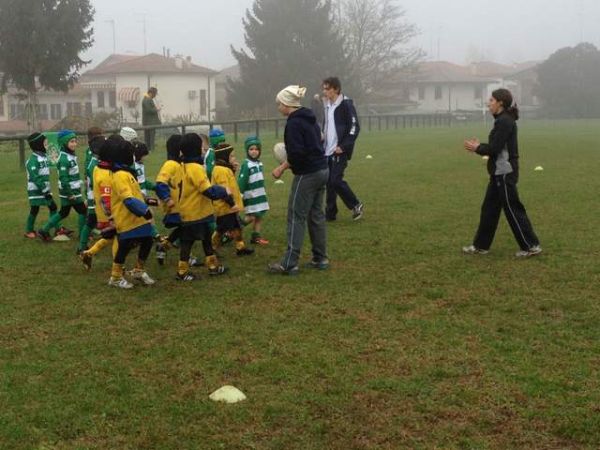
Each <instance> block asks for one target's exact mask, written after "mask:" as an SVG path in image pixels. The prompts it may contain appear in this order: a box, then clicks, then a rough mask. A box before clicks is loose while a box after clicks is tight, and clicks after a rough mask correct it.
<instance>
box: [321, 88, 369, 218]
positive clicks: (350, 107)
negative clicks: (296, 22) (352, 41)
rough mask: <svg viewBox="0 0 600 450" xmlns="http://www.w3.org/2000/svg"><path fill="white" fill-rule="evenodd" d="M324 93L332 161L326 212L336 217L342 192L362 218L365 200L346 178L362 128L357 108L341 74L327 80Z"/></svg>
mask: <svg viewBox="0 0 600 450" xmlns="http://www.w3.org/2000/svg"><path fill="white" fill-rule="evenodd" d="M323 93H324V94H325V96H326V97H327V102H326V105H325V126H324V127H323V128H324V129H323V139H324V147H325V155H326V156H327V158H328V162H329V181H328V182H327V208H326V211H325V215H326V217H327V220H328V221H333V220H335V219H336V217H337V213H338V208H337V196H338V195H339V196H340V198H341V199H342V201H343V202H344V204H345V205H346V207H347V208H348V209H350V210H351V211H352V219H353V220H358V219H360V218H361V217H362V216H363V204H362V202H361V201H360V200H358V198H357V197H356V195H355V194H354V192H353V191H352V189H351V188H350V186H349V185H348V183H347V182H346V181H345V180H344V171H345V170H346V167H347V166H348V161H350V159H352V152H353V151H354V143H355V141H356V138H357V137H358V133H359V132H360V125H359V123H358V117H357V115H356V109H355V108H354V104H353V102H352V100H351V99H349V98H348V97H346V96H344V95H342V84H341V82H340V80H339V79H338V78H337V77H329V78H326V79H325V80H323Z"/></svg>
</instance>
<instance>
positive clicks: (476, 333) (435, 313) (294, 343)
mask: <svg viewBox="0 0 600 450" xmlns="http://www.w3.org/2000/svg"><path fill="white" fill-rule="evenodd" d="M599 126H600V122H592V121H590V122H552V123H550V122H523V123H522V124H521V130H520V132H521V142H520V144H521V155H522V157H521V181H520V185H519V186H520V193H521V197H522V200H523V202H524V204H525V205H526V206H527V208H528V211H529V214H530V218H531V220H532V222H533V224H534V227H535V229H536V232H537V233H538V235H539V237H540V240H541V242H542V246H543V248H544V254H543V255H542V256H540V257H538V258H534V259H530V260H526V261H521V260H515V259H514V257H513V255H514V252H516V251H517V250H518V248H517V245H516V242H515V241H514V239H513V237H512V235H511V234H510V231H509V229H508V226H507V224H506V221H505V219H504V218H503V219H502V222H501V226H500V228H499V231H498V234H497V238H496V241H495V243H494V246H493V248H492V252H491V253H490V254H489V255H487V256H484V257H465V256H463V255H462V254H461V252H460V248H461V246H462V245H466V244H469V243H470V242H471V239H472V236H473V234H474V231H475V228H476V226H477V222H478V216H479V207H480V203H481V200H482V198H483V193H484V189H485V185H486V182H487V176H486V173H485V166H484V163H483V161H482V160H481V159H480V158H479V157H475V156H472V155H468V154H467V153H466V152H465V151H464V150H462V139H463V138H465V137H471V136H472V135H478V136H480V137H482V138H485V136H486V134H487V130H486V129H484V128H483V127H478V126H474V127H473V126H471V127H455V128H452V129H410V130H399V131H386V132H379V133H376V132H373V133H363V135H362V136H361V137H360V139H359V145H358V148H357V150H356V156H355V159H354V160H353V161H352V163H351V166H350V168H349V170H348V172H347V179H348V180H349V182H350V183H351V184H352V186H353V187H354V189H355V190H356V191H357V193H358V194H359V196H360V198H361V199H362V200H363V201H364V203H365V218H364V220H362V221H360V222H356V223H355V222H352V221H351V220H350V213H349V212H343V213H341V214H340V217H339V219H338V221H337V222H335V223H333V224H331V225H330V226H329V228H328V233H329V251H330V257H331V260H332V267H331V269H330V270H329V271H327V272H319V273H315V272H309V271H304V272H302V273H301V274H300V275H299V276H298V277H292V278H286V277H276V276H275V277H274V276H268V275H267V274H266V273H265V266H266V264H267V263H268V262H272V261H274V260H277V259H278V258H279V257H280V256H281V255H282V253H283V250H284V247H285V230H284V227H285V220H284V219H285V214H286V209H285V208H286V200H287V191H288V189H289V186H290V180H291V179H290V175H289V174H288V175H286V178H285V181H286V183H285V184H284V185H282V186H279V185H272V184H271V182H269V185H268V194H269V199H270V202H271V204H272V212H271V213H270V214H269V216H268V219H267V221H266V226H265V234H266V236H267V237H268V238H269V239H270V240H271V245H270V246H269V247H267V248H259V249H257V252H256V255H254V256H252V257H250V258H247V259H238V258H236V257H235V255H234V253H233V250H232V249H231V248H230V247H229V248H226V250H225V251H224V253H225V262H226V264H227V265H229V266H230V268H231V273H230V274H229V275H227V276H226V277H220V278H218V279H212V278H211V279H208V277H207V276H203V277H202V280H201V281H199V282H197V283H194V284H186V285H182V284H178V283H177V282H176V281H175V280H174V279H173V275H174V270H175V268H174V265H175V261H176V256H175V255H174V254H170V255H169V259H168V262H169V265H168V266H165V267H159V266H158V265H157V264H156V263H155V262H154V260H152V261H151V263H150V264H149V272H150V274H151V275H152V276H154V277H156V278H157V280H158V284H157V286H156V287H154V288H142V287H139V288H136V289H135V290H134V291H133V292H122V291H118V290H116V289H110V288H108V287H107V286H106V281H107V279H108V271H109V267H110V258H109V255H108V253H105V254H103V255H101V256H100V257H99V258H98V259H97V260H96V261H95V265H94V268H93V270H92V272H91V273H86V272H84V271H83V270H82V268H81V267H80V264H79V261H78V260H77V259H76V257H75V243H74V242H73V243H67V244H62V243H53V244H49V245H44V244H42V243H40V242H30V241H26V240H25V239H24V238H23V237H22V234H23V226H24V222H25V218H26V214H27V201H26V195H25V182H24V173H23V172H20V171H19V170H18V168H17V157H16V154H15V153H14V152H13V153H11V152H7V151H4V152H0V167H1V168H0V175H1V176H0V192H1V193H2V196H1V199H0V206H1V208H0V211H2V220H1V222H0V229H1V231H2V233H1V235H0V236H1V237H0V255H1V258H0V285H1V290H2V294H1V300H0V366H1V371H0V448H2V449H44V450H48V449H286V450H291V449H455V448H456V449H579V448H581V449H583V448H589V449H596V448H600V325H599V324H600V302H599V299H600V263H599V256H600V251H599V245H598V243H599V242H600V228H599V227H598V224H599V223H600V222H599V219H600V213H599V204H600V203H599V200H598V198H599V197H598V196H599V194H600V176H599V169H600V164H599V162H600V158H599V151H600V135H599V134H598V129H599ZM272 144H273V139H268V140H267V142H266V146H267V147H270V146H271V145H272ZM240 148H241V147H240ZM5 150H6V148H5ZM242 153H243V152H242V151H241V150H239V149H238V151H237V154H238V157H240V158H241V157H242ZM367 154H371V155H373V159H372V160H367V159H365V155H367ZM162 158H163V152H162V151H161V152H158V153H155V154H152V155H151V157H150V159H149V161H148V164H147V173H148V175H149V176H150V177H153V176H154V175H155V173H156V171H157V169H158V166H159V164H160V163H161V161H162ZM263 160H264V161H265V163H266V164H267V168H269V169H270V168H272V167H273V161H272V158H271V157H270V154H269V153H268V152H265V154H264V156H263ZM538 165H542V166H543V167H544V169H545V170H544V171H543V172H534V171H533V168H534V167H535V166H538ZM45 217H47V215H46V212H45V211H43V212H42V213H40V218H45ZM75 222H76V221H75V217H71V218H70V219H69V222H67V225H69V226H71V227H72V228H74V227H75ZM196 252H197V253H199V252H201V250H200V248H198V249H197V250H196ZM309 253H310V252H309V247H308V243H307V246H306V247H305V252H304V257H305V258H308V257H309ZM130 259H131V258H130ZM200 273H203V272H202V271H200ZM224 384H233V385H235V386H237V387H238V388H240V389H241V390H242V391H244V392H245V393H246V395H247V396H248V400H247V401H245V402H242V403H240V404H236V405H223V404H215V403H212V402H211V401H210V400H209V399H208V395H209V394H210V393H211V392H212V391H213V390H215V389H217V388H219V387H220V386H222V385H224Z"/></svg>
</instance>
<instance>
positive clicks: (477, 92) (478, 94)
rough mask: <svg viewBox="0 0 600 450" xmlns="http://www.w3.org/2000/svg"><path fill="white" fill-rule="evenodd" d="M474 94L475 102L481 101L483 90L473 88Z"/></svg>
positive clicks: (477, 87)
mask: <svg viewBox="0 0 600 450" xmlns="http://www.w3.org/2000/svg"><path fill="white" fill-rule="evenodd" d="M474 94H475V95H474V97H475V100H481V99H482V98H483V88H482V87H481V86H475V92H474Z"/></svg>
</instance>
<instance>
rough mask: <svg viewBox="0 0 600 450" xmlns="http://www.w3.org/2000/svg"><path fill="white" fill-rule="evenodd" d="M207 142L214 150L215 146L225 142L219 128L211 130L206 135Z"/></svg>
mask: <svg viewBox="0 0 600 450" xmlns="http://www.w3.org/2000/svg"><path fill="white" fill-rule="evenodd" d="M208 140H209V141H210V146H211V147H212V148H216V147H217V145H219V144H221V143H223V142H225V133H223V130H221V129H219V128H213V129H212V130H210V132H209V133H208Z"/></svg>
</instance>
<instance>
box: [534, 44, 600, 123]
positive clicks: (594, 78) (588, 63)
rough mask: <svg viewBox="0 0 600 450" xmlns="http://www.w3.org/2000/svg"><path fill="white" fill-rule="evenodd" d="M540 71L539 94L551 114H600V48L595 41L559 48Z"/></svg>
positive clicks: (536, 91)
mask: <svg viewBox="0 0 600 450" xmlns="http://www.w3.org/2000/svg"><path fill="white" fill-rule="evenodd" d="M537 73H538V86H537V88H536V90H535V93H536V95H538V96H539V97H540V99H541V100H542V102H543V104H544V106H545V108H546V111H547V113H548V114H549V115H552V116H557V117H576V118H589V117H600V51H598V49H597V48H596V47H595V46H594V45H593V44H589V43H582V44H579V45H577V46H575V47H566V48H563V49H560V50H558V51H556V52H555V53H554V54H552V55H551V56H550V57H549V58H548V59H547V60H546V61H544V62H543V63H542V64H540V65H539V66H538V67H537Z"/></svg>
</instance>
